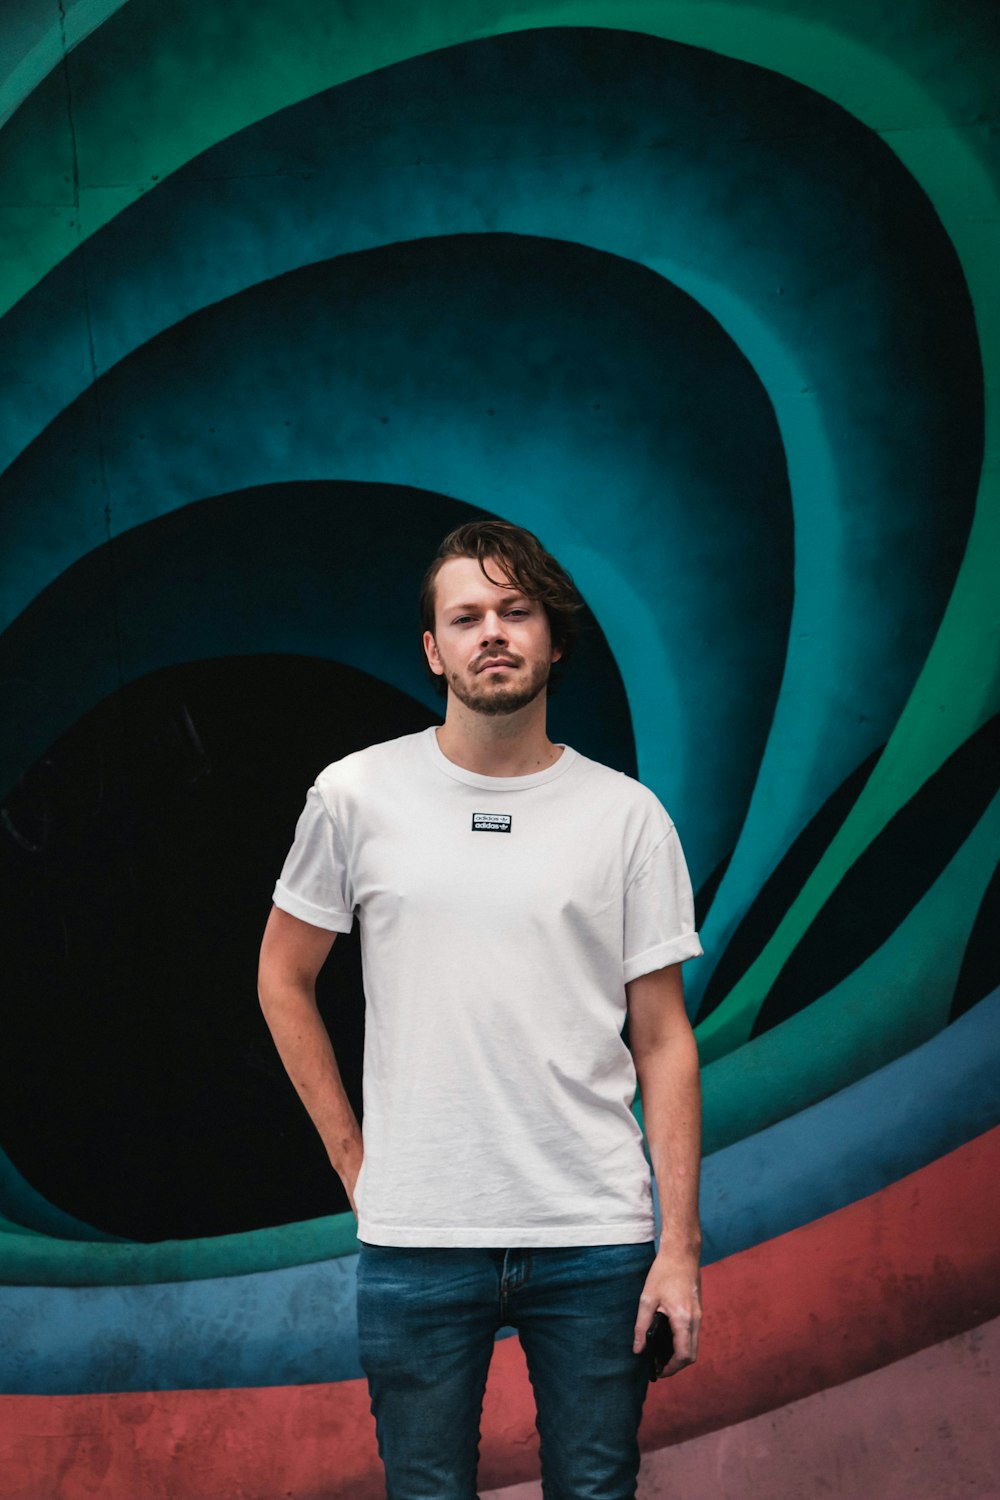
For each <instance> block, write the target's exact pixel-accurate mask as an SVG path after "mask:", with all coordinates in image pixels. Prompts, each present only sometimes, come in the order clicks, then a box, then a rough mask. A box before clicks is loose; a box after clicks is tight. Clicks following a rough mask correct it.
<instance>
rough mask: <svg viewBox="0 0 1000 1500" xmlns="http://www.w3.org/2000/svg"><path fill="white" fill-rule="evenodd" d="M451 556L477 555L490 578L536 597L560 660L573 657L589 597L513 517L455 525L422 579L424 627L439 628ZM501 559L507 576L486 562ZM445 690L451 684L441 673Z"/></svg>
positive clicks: (527, 596)
mask: <svg viewBox="0 0 1000 1500" xmlns="http://www.w3.org/2000/svg"><path fill="white" fill-rule="evenodd" d="M451 557H474V558H475V559H476V560H477V562H478V563H479V566H480V568H481V569H482V572H483V576H484V578H487V579H489V581H490V583H496V584H502V583H509V584H510V585H511V586H512V587H513V588H516V589H518V590H519V591H520V592H521V593H522V594H523V595H524V596H525V598H526V599H535V600H537V601H538V603H539V604H541V605H542V607H543V608H544V610H545V613H546V615H547V616H548V621H549V631H550V632H551V635H552V645H553V647H554V649H555V650H557V651H558V652H560V663H564V662H566V661H568V659H569V657H570V655H571V654H572V651H573V646H574V644H575V642H576V638H577V636H578V635H579V633H580V622H579V620H578V619H577V615H578V614H579V612H580V610H581V609H582V608H583V601H582V600H581V598H580V596H579V594H578V593H577V591H576V585H575V584H574V582H573V580H572V578H571V577H570V576H569V574H568V573H567V572H566V569H565V568H564V567H562V566H561V564H560V563H558V562H556V560H555V558H554V557H553V556H552V555H551V553H548V552H546V550H545V548H544V547H543V546H542V544H541V542H540V541H539V540H538V538H537V536H535V535H534V534H533V533H532V532H530V531H526V530H525V529H524V527H523V526H514V525H512V524H511V522H510V521H466V523H465V525H464V526H459V527H457V528H456V529H455V530H454V531H449V533H448V535H447V536H446V537H445V539H444V541H443V542H442V543H441V545H440V547H439V548H438V550H437V554H436V556H435V558H434V561H433V562H432V563H431V565H430V567H429V568H428V569H427V572H426V573H425V574H424V581H423V583H422V584H421V585H420V628H421V630H422V631H423V630H428V631H430V633H431V635H433V634H434V623H435V613H434V610H435V598H434V594H435V585H436V583H437V575H438V572H439V571H440V568H441V565H442V563H445V562H447V561H448V559H449V558H451ZM487 560H488V561H490V562H495V563H496V565H497V568H498V569H499V571H500V573H501V575H502V577H501V578H491V577H490V575H489V573H488V572H487V571H486V562H487ZM434 680H435V682H436V683H437V684H438V686H439V688H440V689H441V690H442V691H443V692H447V684H446V683H445V682H444V680H443V678H440V677H437V676H435V678H434Z"/></svg>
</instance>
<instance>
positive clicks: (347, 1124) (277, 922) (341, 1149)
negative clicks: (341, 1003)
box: [257, 906, 363, 1216]
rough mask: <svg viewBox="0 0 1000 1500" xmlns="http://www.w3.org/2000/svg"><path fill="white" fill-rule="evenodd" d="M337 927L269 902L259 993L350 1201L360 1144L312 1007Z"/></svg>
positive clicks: (288, 1068) (289, 1070)
mask: <svg viewBox="0 0 1000 1500" xmlns="http://www.w3.org/2000/svg"><path fill="white" fill-rule="evenodd" d="M336 935H337V934H336V933H335V932H327V931H326V930H325V929H324V928H322V927H313V926H312V925H311V924H310V923H309V922H301V921H299V919H298V917H293V916H290V915H289V913H288V912H286V911H282V910H281V908H280V907H277V906H274V907H272V908H271V915H270V916H269V917H268V920H267V926H266V927H265V929H264V938H263V942H262V943H261V947H260V964H259V967H258V971H257V993H258V995H259V997H260V1005H261V1010H262V1011H263V1012H264V1019H265V1021H266V1022H267V1024H268V1026H269V1028H270V1031H271V1036H272V1037H273V1038H274V1045H275V1046H276V1047H277V1049H278V1055H279V1056H280V1058H281V1061H282V1062H283V1063H284V1065H285V1071H286V1073H287V1074H288V1076H289V1078H290V1079H291V1080H292V1083H293V1084H294V1085H295V1088H296V1091H297V1093H298V1096H299V1098H300V1099H301V1100H302V1103H303V1104H304V1105H305V1107H306V1109H307V1110H308V1111H309V1117H310V1119H311V1120H312V1122H313V1124H314V1125H315V1126H316V1129H317V1130H318V1131H319V1133H320V1137H321V1139H322V1141H323V1145H324V1146H325V1147H326V1153H327V1156H329V1158H330V1163H331V1165H332V1167H333V1169H334V1171H335V1172H336V1173H337V1175H338V1176H339V1178H340V1180H341V1182H342V1183H343V1184H344V1187H345V1189H346V1191H347V1196H348V1198H349V1199H350V1204H351V1208H352V1209H353V1210H354V1213H355V1216H357V1209H356V1208H355V1205H354V1185H355V1183H356V1182H357V1180H358V1173H359V1171H360V1170H361V1161H362V1156H363V1149H362V1144H361V1130H360V1127H359V1125H358V1121H357V1117H356V1116H355V1113H354V1110H353V1109H352V1108H351V1104H350V1101H349V1099H348V1097H347V1094H346V1093H345V1091H344V1084H343V1080H342V1079H341V1076H340V1069H339V1068H338V1067H337V1059H336V1057H335V1056H334V1053H333V1047H332V1046H331V1045H330V1037H329V1034H328V1033H327V1029H326V1027H325V1026H324V1024H323V1019H322V1017H321V1016H320V1013H319V1011H318V1009H317V1007H316V976H317V975H318V973H319V971H320V969H321V968H322V967H323V964H324V963H325V962H326V958H327V955H328V954H329V952H330V949H331V948H332V947H333V940H334V938H335V937H336Z"/></svg>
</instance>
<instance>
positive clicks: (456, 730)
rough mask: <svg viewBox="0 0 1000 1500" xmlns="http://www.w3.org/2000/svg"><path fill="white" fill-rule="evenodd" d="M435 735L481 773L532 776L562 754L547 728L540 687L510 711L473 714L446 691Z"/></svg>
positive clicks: (450, 753)
mask: <svg viewBox="0 0 1000 1500" xmlns="http://www.w3.org/2000/svg"><path fill="white" fill-rule="evenodd" d="M437 738H438V744H439V745H440V747H441V752H442V754H443V755H446V756H447V757H448V759H449V760H450V761H453V762H454V764H455V765H456V766H461V767H462V769H463V770H465V771H474V772H475V773H476V774H477V775H479V776H530V775H532V773H533V772H535V771H544V770H545V769H546V767H547V766H551V765H553V764H554V762H555V761H557V760H558V759H559V757H560V755H561V754H562V746H560V745H553V743H552V741H551V740H550V739H549V737H548V735H547V733H546V731H545V690H544V689H543V690H542V692H541V693H539V695H538V697H537V698H536V699H535V700H534V701H533V702H532V703H529V704H527V705H526V706H525V707H524V708H520V709H518V710H517V712H516V713H513V714H478V713H475V712H474V711H473V710H472V709H470V708H467V707H466V706H465V704H464V703H461V702H460V701H459V700H458V699H457V698H456V697H455V695H454V694H453V693H451V692H449V694H448V708H447V712H446V714H445V720H444V723H443V724H442V725H441V728H440V729H439V730H438V731H437Z"/></svg>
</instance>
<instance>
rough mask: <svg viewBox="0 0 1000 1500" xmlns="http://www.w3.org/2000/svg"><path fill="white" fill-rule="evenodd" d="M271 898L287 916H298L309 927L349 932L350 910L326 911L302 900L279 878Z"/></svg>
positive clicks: (352, 918) (351, 917) (351, 914)
mask: <svg viewBox="0 0 1000 1500" xmlns="http://www.w3.org/2000/svg"><path fill="white" fill-rule="evenodd" d="M271 900H272V901H273V902H274V904H275V906H280V907H281V910H282V911H287V912H288V914H289V916H291V917H298V919H299V921H300V922H308V923H309V925H310V926H311V927H323V928H325V929H326V931H327V932H350V930H351V926H352V924H353V922H354V915H353V913H352V912H349V911H327V910H326V908H325V907H323V906H314V905H313V903H312V902H311V901H304V900H303V899H302V897H301V896H297V895H296V894H295V892H294V891H290V890H289V889H288V887H287V886H286V885H282V883H281V881H280V880H279V881H278V883H277V885H276V886H275V887H274V892H273V894H272V896H271Z"/></svg>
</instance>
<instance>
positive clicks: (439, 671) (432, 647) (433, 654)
mask: <svg viewBox="0 0 1000 1500" xmlns="http://www.w3.org/2000/svg"><path fill="white" fill-rule="evenodd" d="M424 652H425V654H426V656H427V662H428V665H429V666H430V669H431V671H432V672H433V673H434V675H435V676H436V677H443V676H444V663H443V662H442V660H441V658H440V656H439V655H438V648H437V641H436V640H435V639H434V636H433V635H432V634H431V632H430V631H429V630H425V631H424Z"/></svg>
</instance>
